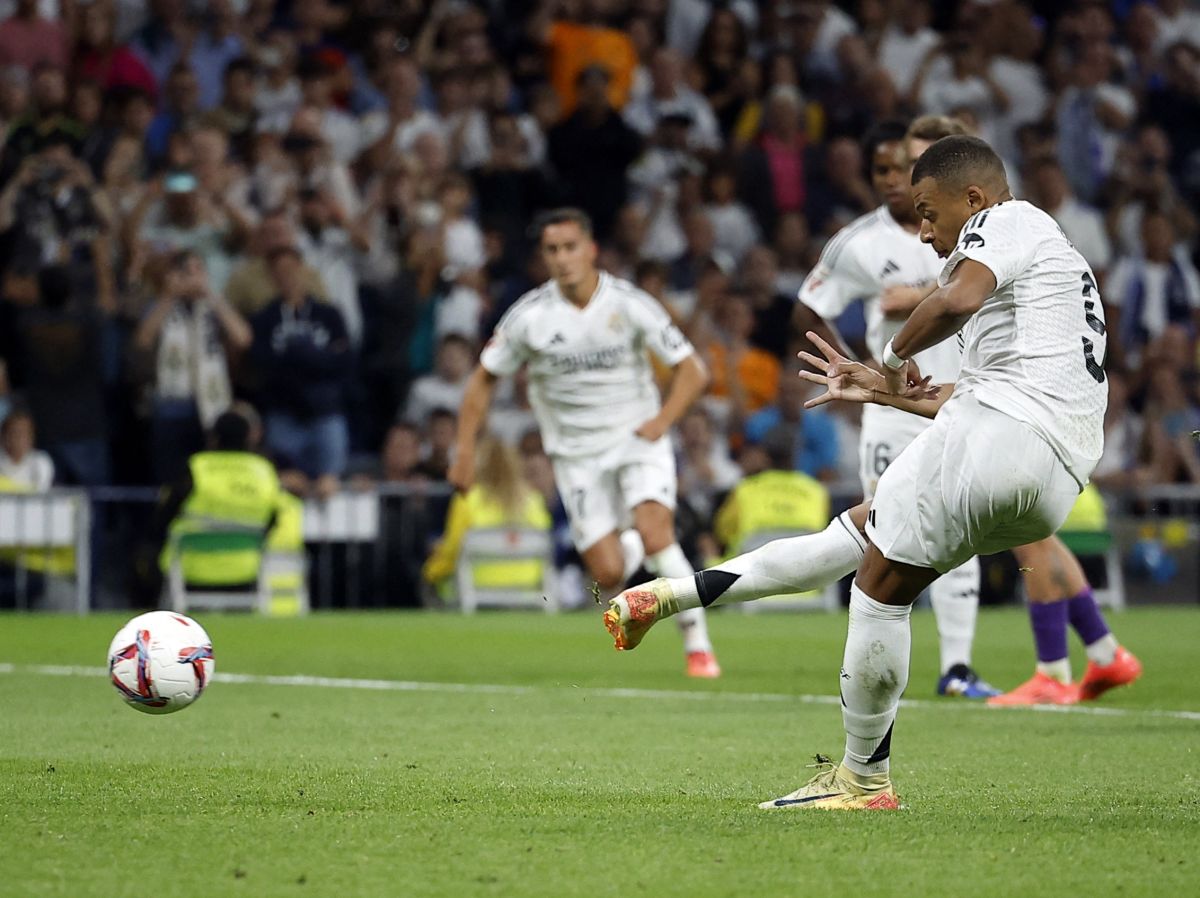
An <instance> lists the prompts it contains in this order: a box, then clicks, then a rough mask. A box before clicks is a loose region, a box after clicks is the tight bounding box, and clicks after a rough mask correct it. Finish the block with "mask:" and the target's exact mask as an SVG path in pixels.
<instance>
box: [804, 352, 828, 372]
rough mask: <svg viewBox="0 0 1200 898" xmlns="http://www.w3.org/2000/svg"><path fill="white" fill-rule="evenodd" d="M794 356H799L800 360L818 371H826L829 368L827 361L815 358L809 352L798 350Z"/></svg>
mask: <svg viewBox="0 0 1200 898" xmlns="http://www.w3.org/2000/svg"><path fill="white" fill-rule="evenodd" d="M796 357H797V358H799V359H800V361H802V362H805V363H806V364H809V365H812V366H813V367H814V368H816V369H817V370H818V371H828V370H829V362H827V361H825V360H824V359H819V358H817V357H816V356H815V355H813V354H812V353H811V352H798V353H796Z"/></svg>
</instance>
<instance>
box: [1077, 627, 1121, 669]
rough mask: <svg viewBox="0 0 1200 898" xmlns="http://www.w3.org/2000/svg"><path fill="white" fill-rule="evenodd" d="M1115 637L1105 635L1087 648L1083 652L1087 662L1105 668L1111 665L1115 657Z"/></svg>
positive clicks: (1108, 634)
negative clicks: (1085, 653) (1085, 654)
mask: <svg viewBox="0 0 1200 898" xmlns="http://www.w3.org/2000/svg"><path fill="white" fill-rule="evenodd" d="M1117 645H1118V643H1117V637H1115V636H1113V635H1112V634H1111V633H1105V634H1104V635H1103V636H1101V637H1100V638H1099V639H1097V640H1096V641H1095V642H1093V643H1092V644H1091V645H1089V646H1087V647H1086V648H1085V649H1084V651H1086V652H1087V656H1088V660H1089V661H1091V662H1093V663H1095V664H1099V665H1100V666H1101V667H1105V666H1107V665H1109V664H1112V663H1113V660H1114V659H1115V658H1116V657H1117Z"/></svg>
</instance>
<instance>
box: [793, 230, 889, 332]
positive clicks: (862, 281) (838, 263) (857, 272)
mask: <svg viewBox="0 0 1200 898" xmlns="http://www.w3.org/2000/svg"><path fill="white" fill-rule="evenodd" d="M841 236H842V235H840V234H838V235H834V237H833V239H831V240H830V241H829V242H828V243H827V244H826V245H825V249H824V250H822V252H821V258H820V259H819V260H818V262H817V266H816V267H815V268H814V269H813V270H812V271H810V272H809V273H808V277H806V278H805V279H804V283H803V284H801V285H800V293H799V299H800V301H801V302H802V303H804V304H805V305H806V306H808V307H809V308H810V309H812V310H813V311H814V312H816V313H817V314H818V315H820V316H821V317H822V318H826V319H830V320H832V319H834V318H837V317H838V316H839V315H841V314H842V312H844V311H846V307H847V306H848V305H850V303H852V302H854V300H856V299H860V298H862V297H864V296H870V295H871V294H872V293H874V292H877V291H876V290H875V287H874V285H873V284H872V283H871V279H870V277H869V276H868V274H867V272H866V270H865V269H864V268H863V266H862V263H861V262H860V261H859V258H858V253H857V252H855V249H854V247H853V246H849V245H847V244H846V243H844V242H843V241H842V240H841V239H840V238H841Z"/></svg>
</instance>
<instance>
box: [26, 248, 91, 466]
mask: <svg viewBox="0 0 1200 898" xmlns="http://www.w3.org/2000/svg"><path fill="white" fill-rule="evenodd" d="M33 296H34V300H35V304H34V305H32V306H29V307H25V308H20V309H18V310H17V312H16V315H15V321H14V324H13V336H14V337H15V343H16V348H15V352H14V357H13V367H14V370H18V371H20V374H21V380H20V381H19V382H16V383H15V385H16V386H19V387H20V388H21V391H22V393H23V395H24V396H25V397H26V399H27V400H28V402H29V408H30V410H31V411H32V412H33V418H34V421H35V422H36V424H37V431H38V434H39V435H40V436H39V438H40V441H41V443H42V446H43V447H44V448H45V449H46V451H47V452H48V453H49V454H50V457H51V458H53V459H54V465H55V468H56V469H57V471H58V474H59V477H60V478H61V480H62V481H63V482H65V483H69V484H76V485H81V486H103V485H105V484H107V483H109V482H110V477H111V464H110V456H109V448H108V441H107V438H108V415H107V413H106V402H105V395H104V387H105V367H104V355H103V349H104V345H105V342H106V340H105V336H106V331H107V327H108V322H107V315H108V313H110V312H111V309H109V310H105V309H103V308H101V307H99V306H98V305H92V304H87V303H84V302H82V301H81V298H80V297H79V295H78V294H77V293H75V291H74V290H73V288H72V284H71V277H70V273H69V272H68V270H67V269H66V268H64V267H63V266H61V265H54V266H48V267H45V268H42V269H41V270H40V271H39V272H37V276H36V287H35V290H34V294H33ZM7 298H8V300H9V301H10V302H11V301H12V300H13V296H12V295H11V293H10V295H9V296H8V297H7Z"/></svg>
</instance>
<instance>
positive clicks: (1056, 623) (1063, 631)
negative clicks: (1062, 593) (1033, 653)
mask: <svg viewBox="0 0 1200 898" xmlns="http://www.w3.org/2000/svg"><path fill="white" fill-rule="evenodd" d="M1029 622H1030V623H1031V624H1033V641H1034V642H1035V643H1036V644H1037V657H1038V661H1042V662H1046V663H1049V662H1051V661H1061V660H1062V659H1063V658H1066V657H1067V601H1066V600H1065V599H1060V600H1059V601H1057V602H1030V603H1029Z"/></svg>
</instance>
